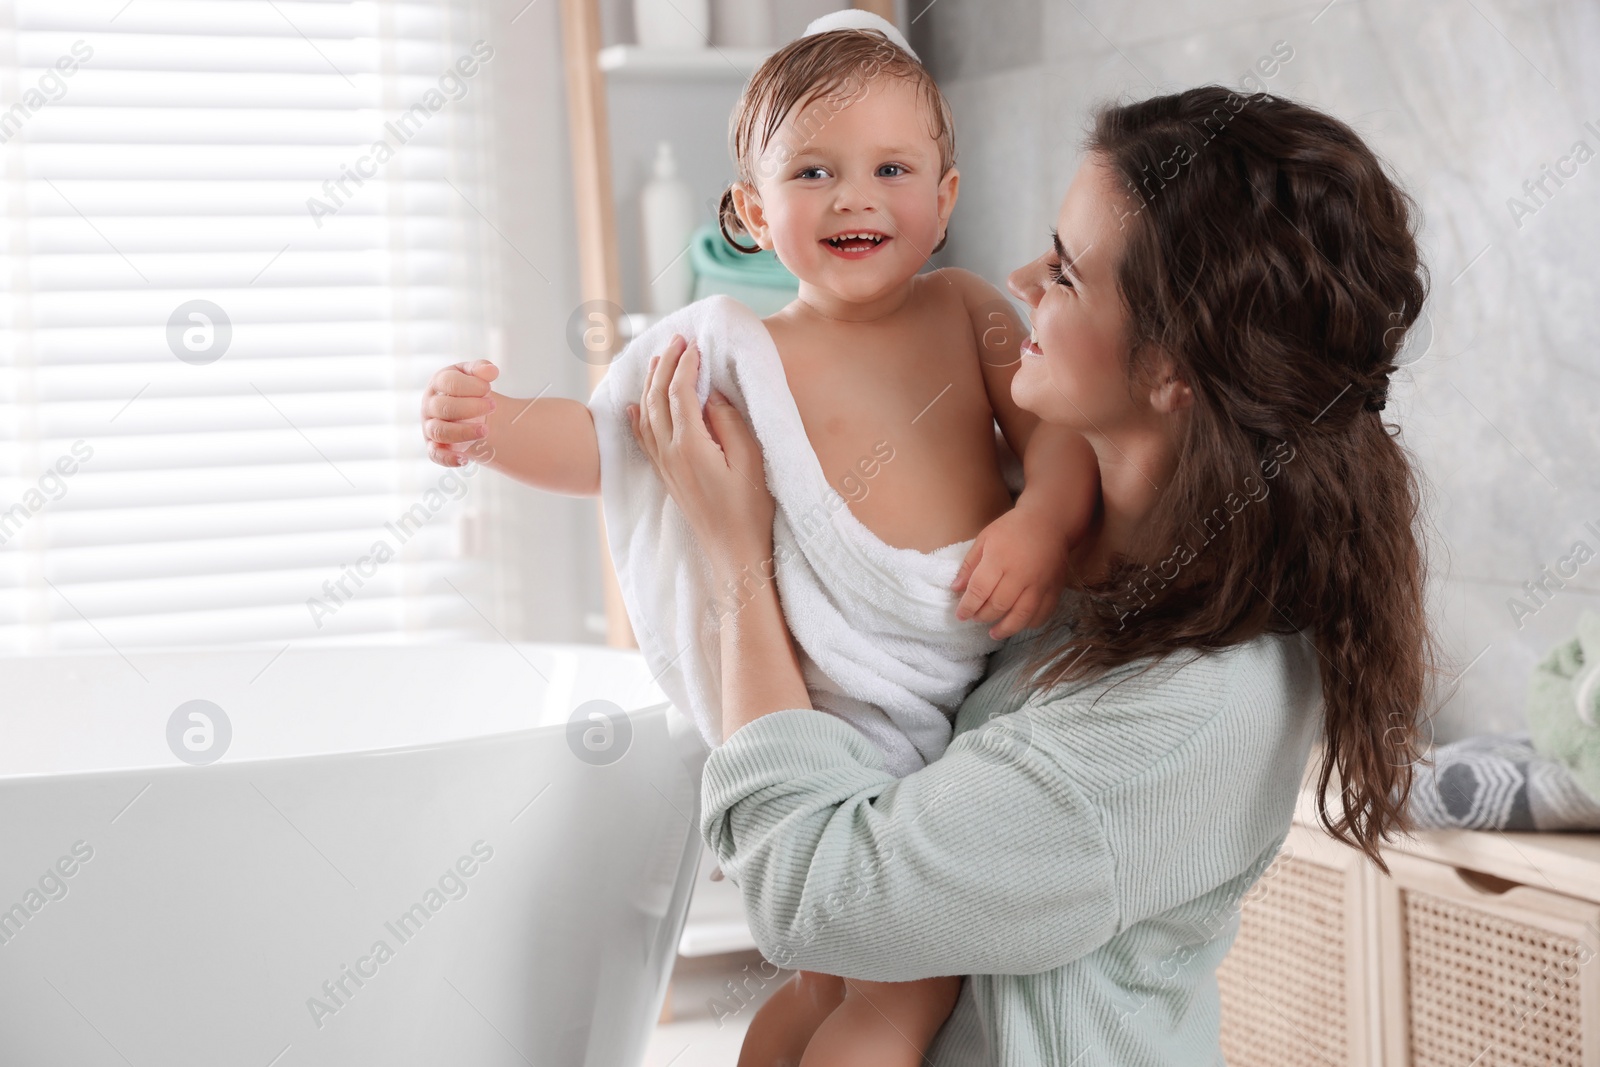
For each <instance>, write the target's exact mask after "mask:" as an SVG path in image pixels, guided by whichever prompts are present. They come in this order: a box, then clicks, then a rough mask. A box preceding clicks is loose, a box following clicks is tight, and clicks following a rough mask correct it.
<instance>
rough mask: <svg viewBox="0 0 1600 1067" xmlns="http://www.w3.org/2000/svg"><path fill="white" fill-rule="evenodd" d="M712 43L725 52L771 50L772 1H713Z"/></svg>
mask: <svg viewBox="0 0 1600 1067" xmlns="http://www.w3.org/2000/svg"><path fill="white" fill-rule="evenodd" d="M711 39H712V41H714V42H715V43H717V44H719V45H722V46H724V47H727V48H768V47H771V45H772V4H771V0H716V3H715V5H714V9H713V11H712V13H711Z"/></svg>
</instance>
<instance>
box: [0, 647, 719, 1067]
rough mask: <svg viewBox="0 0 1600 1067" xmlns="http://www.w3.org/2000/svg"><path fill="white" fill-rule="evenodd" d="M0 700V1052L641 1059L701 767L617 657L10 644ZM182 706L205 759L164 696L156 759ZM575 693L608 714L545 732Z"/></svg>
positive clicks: (668, 947)
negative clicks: (67, 650) (59, 651)
mask: <svg viewBox="0 0 1600 1067" xmlns="http://www.w3.org/2000/svg"><path fill="white" fill-rule="evenodd" d="M0 693H3V706H0V1064H5V1065H7V1067H10V1065H17V1067H24V1065H26V1067H32V1065H35V1064H45V1063H60V1064H72V1065H73V1067H100V1065H106V1067H113V1065H116V1067H127V1065H128V1064H134V1065H137V1067H146V1065H151V1067H156V1065H159V1067H188V1065H194V1067H215V1065H217V1064H231V1065H238V1067H269V1065H270V1067H306V1065H318V1067H322V1065H326V1067H365V1065H383V1067H402V1065H413V1064H414V1065H418V1067H421V1065H424V1064H426V1065H429V1067H437V1065H441V1064H446V1065H450V1067H502V1065H503V1067H527V1065H529V1064H533V1065H537V1067H563V1065H579V1064H584V1065H597V1067H598V1065H604V1067H632V1065H633V1064H636V1063H637V1062H638V1061H639V1059H640V1057H641V1055H642V1052H643V1048H644V1044H645V1041H646V1038H647V1036H648V1033H649V1031H650V1028H651V1026H652V1025H653V1024H654V1022H655V1018H656V1015H657V1014H658V1012H659V1011H660V1006H661V998H662V996H663V993H664V990H665V984H666V980H667V977H668V975H669V972H670V968H671V965H672V961H673V958H674V955H675V950H676V947H677V944H678V938H679V934H680V931H681V928H682V925H683V919H684V914H685V911H686V909H687V906H688V900H689V891H690V887H691V885H692V883H693V879H694V873H695V866H696V863H697V861H698V859H699V856H700V846H699V838H698V834H697V832H696V829H695V820H696V818H697V814H698V810H697V806H698V792H699V790H698V786H699V770H700V764H701V761H702V760H703V754H702V752H701V749H700V746H699V742H698V740H697V738H696V737H695V735H694V731H693V727H692V726H690V725H689V724H688V723H687V721H686V720H685V719H684V718H683V717H682V716H680V715H679V714H678V713H677V712H676V711H674V710H669V709H666V707H665V705H664V699H665V698H664V697H663V696H662V694H661V693H660V691H659V690H658V689H656V687H655V686H654V685H652V684H651V682H650V680H649V675H648V672H647V670H646V669H645V666H644V663H643V661H642V660H641V659H640V658H639V657H638V656H637V655H633V654H629V653H623V652H616V651H612V650H608V649H601V648H596V647H585V646H557V645H519V646H516V647H512V646H510V645H505V644H500V645H492V644H471V645H452V646H439V645H432V646H383V647H362V648H339V649H325V650H324V649H319V650H307V651H301V650H299V649H295V648H292V647H291V648H290V649H289V650H288V651H286V652H283V653H282V654H281V655H276V650H274V649H244V650H216V651H213V650H196V651H182V652H130V653H129V654H128V656H127V657H126V658H124V657H122V656H120V655H118V654H116V653H112V652H107V653H105V654H103V655H102V654H65V655H51V656H38V657H28V658H21V657H13V658H0ZM194 700H204V701H209V702H211V703H212V704H214V705H215V706H217V707H220V708H221V709H222V711H223V716H218V715H215V714H211V715H210V716H209V718H210V720H211V722H210V723H209V727H210V730H209V742H210V745H211V748H210V750H209V751H208V750H207V749H206V748H205V746H206V744H207V741H208V736H207V726H208V723H207V722H206V720H205V719H193V718H190V717H189V711H188V710H186V711H185V712H184V713H183V714H182V715H181V716H180V717H179V720H180V721H179V723H178V726H177V727H174V728H173V729H172V730H171V731H170V732H171V735H172V736H173V737H174V738H175V739H176V740H175V744H176V745H177V747H176V748H173V747H169V743H168V737H169V722H170V720H171V719H172V718H173V716H174V712H175V711H176V710H177V709H178V708H179V707H180V705H185V704H187V703H188V702H190V701H194ZM593 700H605V701H610V702H611V703H612V704H614V705H616V706H617V707H620V708H621V709H623V710H626V711H627V712H629V714H628V715H626V716H615V715H613V716H612V717H613V718H614V719H615V720H616V721H613V722H609V723H608V721H607V720H606V719H604V718H602V719H596V720H592V721H587V722H582V723H580V724H579V725H578V726H576V727H571V728H569V724H568V720H569V717H570V716H571V715H572V713H573V712H574V710H575V709H578V708H579V707H580V706H583V705H585V704H586V703H587V702H589V701H593ZM594 708H599V709H600V710H602V711H603V710H605V709H604V708H603V706H598V705H596V706H593V707H591V708H590V709H586V710H594ZM189 710H193V708H192V707H191V708H190V709H189ZM201 710H202V711H204V710H205V709H203V708H202V709H201ZM224 716H225V718H226V720H227V725H228V727H229V728H231V739H230V740H228V742H227V747H226V751H225V752H224V753H223V754H222V755H221V756H220V758H217V759H215V761H214V762H210V763H204V762H203V761H204V760H206V759H208V758H210V757H211V755H212V754H214V752H215V751H216V750H217V749H218V748H219V747H220V741H221V738H222V734H223V733H224V730H223V723H222V721H221V720H222V718H223V717H224ZM629 733H631V737H628V736H625V735H627V734H629ZM185 734H187V739H186V740H185V737H184V735H185ZM175 752H181V753H182V754H183V756H184V758H183V759H180V758H179V757H178V755H175ZM195 763H199V764H201V765H191V764H195Z"/></svg>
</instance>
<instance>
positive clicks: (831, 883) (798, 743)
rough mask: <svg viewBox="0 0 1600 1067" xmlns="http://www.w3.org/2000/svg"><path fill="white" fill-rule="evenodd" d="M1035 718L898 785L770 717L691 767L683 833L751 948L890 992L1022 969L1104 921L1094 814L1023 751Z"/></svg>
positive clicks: (1070, 955) (814, 726) (1103, 846)
mask: <svg viewBox="0 0 1600 1067" xmlns="http://www.w3.org/2000/svg"><path fill="white" fill-rule="evenodd" d="M1048 710H1049V709H1048V706H1044V707H1042V708H1027V709H1023V710H1021V711H1018V712H1016V713H1015V715H1013V716H1008V719H1009V720H1011V721H1010V722H1009V723H1008V729H1009V731H1010V732H1009V734H1008V735H1006V736H1001V735H997V734H995V733H994V732H992V731H983V732H981V736H980V732H977V731H974V732H969V733H966V734H963V735H961V736H958V737H957V738H956V739H955V740H954V741H953V742H952V743H951V745H950V747H949V749H948V750H947V751H946V753H945V755H944V756H943V758H941V759H939V760H938V761H937V762H935V763H933V764H931V765H930V766H928V767H926V768H924V769H922V770H920V771H918V772H917V773H916V774H913V775H910V776H908V777H906V778H899V779H897V778H895V777H893V776H891V775H890V774H889V773H888V772H887V771H885V770H884V765H883V761H882V758H881V756H880V755H879V754H878V751H877V750H876V749H875V748H874V747H873V746H872V745H871V744H870V743H869V742H868V741H867V740H866V739H865V738H863V737H862V736H861V735H860V734H859V733H858V732H857V731H856V730H854V729H853V728H852V727H850V726H849V725H847V724H845V723H844V722H842V721H840V720H839V719H836V718H834V717H833V716H830V715H827V714H824V713H821V712H817V711H812V710H809V709H794V710H788V711H780V712H776V713H773V714H770V715H765V716H763V717H761V718H760V719H757V720H755V721H754V722H751V723H749V724H747V725H746V726H744V727H742V728H741V729H740V730H738V731H737V732H736V733H735V734H734V735H733V736H732V737H730V738H729V739H728V741H727V742H726V743H725V744H724V745H723V746H722V747H721V748H719V749H718V750H717V751H716V752H714V753H713V754H712V755H711V757H710V759H709V760H708V761H707V763H706V768H705V773H704V778H703V783H702V786H703V788H702V795H703V798H704V804H703V809H702V810H703V812H704V814H703V816H702V824H701V830H702V833H703V835H704V836H705V838H706V840H707V841H708V842H709V843H710V844H711V847H712V848H713V849H714V850H715V851H716V853H717V855H718V857H719V859H720V860H721V862H722V865H723V870H724V871H725V872H726V873H727V874H728V876H729V877H730V878H731V879H733V881H734V882H735V883H736V884H737V885H738V886H739V887H740V890H741V891H742V893H743V895H744V899H745V904H746V911H747V915H748V918H749V920H750V924H751V933H752V934H753V935H754V937H755V940H756V944H757V946H758V947H759V948H760V949H761V951H762V952H763V954H764V955H765V956H766V957H767V958H768V959H769V960H771V961H773V962H774V963H777V964H779V965H780V966H783V967H795V968H804V969H809V970H816V971H822V972H825V973H828V974H841V975H845V976H847V977H852V978H861V979H867V980H876V981H908V980H912V979H917V978H926V977H930V976H933V975H952V974H974V973H992V972H1003V973H1008V974H1032V973H1038V972H1042V971H1048V970H1051V969H1053V968H1057V967H1060V966H1062V965H1063V964H1065V963H1067V962H1069V961H1071V960H1074V959H1077V958H1078V957H1080V956H1082V955H1084V954H1085V953H1088V952H1090V951H1092V950H1093V949H1095V948H1096V947H1097V946H1099V945H1101V944H1102V943H1104V942H1105V941H1106V939H1108V938H1109V937H1111V936H1112V934H1114V933H1115V932H1116V930H1117V928H1118V921H1119V916H1118V911H1117V888H1116V871H1115V866H1114V862H1113V856H1112V850H1111V848H1110V846H1109V844H1108V842H1107V839H1106V836H1105V833H1104V830H1103V828H1102V826H1101V821H1100V816H1099V813H1098V812H1097V810H1096V809H1095V807H1094V806H1093V805H1091V804H1090V802H1089V801H1088V800H1087V799H1086V798H1085V796H1084V795H1083V793H1082V792H1081V790H1080V789H1079V787H1078V786H1077V785H1076V784H1075V782H1074V781H1073V778H1072V776H1071V775H1068V774H1065V773H1063V769H1062V767H1061V766H1060V765H1059V763H1057V761H1056V760H1055V759H1054V758H1053V757H1052V755H1051V754H1050V753H1049V752H1048V751H1047V750H1046V749H1044V748H1042V747H1039V746H1035V745H1031V744H1027V743H1026V742H1025V741H1024V740H1023V739H1024V738H1026V736H1027V735H1028V732H1029V731H1030V730H1031V728H1032V727H1031V724H1030V723H1029V722H1028V721H1027V719H1028V717H1030V716H1033V715H1036V714H1040V713H1047V712H1048ZM997 745H998V747H997ZM1022 813H1026V817H1019V816H1020V815H1021V814H1022ZM1046 857H1048V859H1045V860H1044V862H1041V860H1042V859H1044V858H1046ZM997 887H1003V892H997V891H996V889H997Z"/></svg>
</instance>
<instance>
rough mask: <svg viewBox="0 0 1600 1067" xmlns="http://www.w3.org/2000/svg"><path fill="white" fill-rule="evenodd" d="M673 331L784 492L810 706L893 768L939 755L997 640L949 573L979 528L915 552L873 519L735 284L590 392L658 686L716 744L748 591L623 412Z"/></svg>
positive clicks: (629, 601)
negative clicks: (731, 652) (723, 629)
mask: <svg viewBox="0 0 1600 1067" xmlns="http://www.w3.org/2000/svg"><path fill="white" fill-rule="evenodd" d="M675 333H676V334H681V335H683V336H684V337H687V338H691V339H694V340H697V341H698V342H699V346H700V355H701V365H700V375H699V380H698V382H697V383H696V391H697V393H698V395H699V398H700V402H701V403H702V404H704V402H705V400H706V397H707V396H708V395H709V393H710V390H711V387H712V385H715V386H716V388H717V389H719V390H721V392H722V393H723V394H724V395H726V396H727V398H728V399H729V401H730V402H732V404H733V405H734V407H736V408H737V409H738V410H739V411H740V413H741V414H743V415H744V417H745V419H746V421H747V422H748V423H749V425H750V426H751V428H752V429H753V431H754V432H755V435H756V438H757V439H758V440H759V441H760V443H761V449H762V453H763V455H764V457H765V462H766V475H767V485H768V486H769V487H770V488H771V490H772V494H773V497H774V499H775V500H776V501H777V504H778V509H777V517H776V520H775V522H774V524H773V545H774V558H775V560H776V581H777V585H778V593H779V598H780V600H781V601H782V604H783V611H784V617H785V619H786V620H787V622H788V624H789V630H790V632H791V633H792V634H793V635H794V638H795V642H796V644H797V645H798V646H799V648H800V651H801V666H802V669H803V671H804V675H805V680H806V685H807V687H808V688H809V689H810V690H811V700H812V703H813V705H814V706H815V707H817V708H818V709H820V710H822V711H826V712H830V713H832V714H834V715H837V716H839V717H840V718H842V719H844V720H845V721H846V722H849V723H851V724H852V725H854V726H855V727H856V728H858V729H859V730H861V732H862V733H863V734H865V735H866V737H867V738H868V739H869V740H871V741H872V742H874V743H875V744H876V745H877V746H878V748H879V749H880V750H881V751H882V752H883V755H884V759H885V763H886V765H887V767H888V769H889V771H890V772H891V773H893V774H895V775H905V774H909V773H911V772H912V771H914V770H916V769H918V768H920V767H922V766H923V765H925V764H926V763H929V762H931V761H933V760H935V759H937V758H938V757H939V756H940V755H942V754H943V752H944V749H945V746H946V745H948V744H949V742H950V732H951V720H952V717H953V715H954V712H955V709H956V707H957V706H958V705H959V704H960V702H961V700H962V698H963V697H964V696H965V695H966V693H967V692H968V690H969V689H971V687H972V686H973V685H974V684H975V683H976V682H977V680H978V678H979V677H980V676H981V675H982V673H983V669H984V663H985V659H986V657H987V655H988V654H989V653H990V652H992V651H993V650H994V649H995V648H997V647H999V642H997V641H995V640H993V639H992V638H990V637H989V635H988V625H987V624H985V623H982V622H979V621H978V620H976V619H973V620H969V621H968V622H958V621H957V620H956V617H955V608H956V605H957V603H958V602H959V601H960V599H961V598H960V596H959V595H957V594H956V593H954V592H952V591H951V589H950V583H951V582H952V581H954V580H955V576H956V572H957V570H958V569H959V568H960V565H961V560H962V558H963V557H964V556H965V555H966V553H967V550H968V549H969V548H970V547H971V546H972V541H970V540H968V541H962V542H958V543H956V544H953V545H947V546H945V547H944V548H941V549H938V550H937V551H934V552H918V551H915V550H913V549H904V548H894V547H891V546H890V545H887V544H885V543H884V542H883V541H881V540H879V539H878V537H877V536H876V535H874V534H873V533H872V531H870V530H868V529H867V528H866V527H865V526H863V525H862V524H861V522H860V521H859V520H858V519H857V518H856V517H855V516H854V515H853V514H852V513H851V511H850V508H849V506H848V504H847V502H846V501H845V499H844V497H842V496H841V495H840V494H839V493H838V492H837V491H836V490H835V489H833V487H832V486H830V485H829V484H828V480H827V478H826V477H825V476H824V474H823V471H822V467H821V465H820V463H819V462H818V460H817V455H816V452H815V451H813V449H812V447H811V444H810V442H809V440H808V439H807V437H806V432H805V426H804V424H803V423H802V422H801V420H800V412H799V410H798V409H797V408H796V407H795V403H794V398H793V397H792V396H791V395H790V393H789V387H788V381H787V379H786V378H785V376H784V370H783V363H782V362H781V360H780V359H779V357H778V349H777V346H776V345H775V344H774V343H773V341H772V336H771V334H769V333H768V332H767V328H766V326H765V325H763V324H762V322H761V320H760V319H759V318H757V317H756V316H755V314H754V313H753V312H751V311H750V310H749V309H748V308H746V307H744V306H743V305H741V304H739V303H738V302H737V301H734V300H731V299H728V298H727V297H712V298H710V299H708V300H702V301H699V302H697V303H695V304H691V305H690V306H689V307H687V308H683V309H682V310H680V311H676V312H673V313H672V314H671V315H669V316H667V317H666V318H665V319H663V320H662V321H660V322H658V323H657V324H655V325H654V326H652V327H651V328H650V329H648V330H646V331H645V332H644V333H643V334H642V335H640V336H639V337H637V338H635V339H634V340H633V341H632V342H631V343H630V344H629V345H628V347H627V348H626V349H625V350H624V351H623V352H622V354H621V355H620V356H618V357H617V359H616V361H615V362H614V363H613V364H612V365H611V368H610V370H609V371H608V372H607V373H606V377H605V379H604V380H603V381H601V383H600V385H599V386H598V387H597V388H596V389H595V391H594V395H593V396H592V397H591V398H590V401H589V407H590V409H591V410H592V411H593V413H594V419H595V427H596V429H597V431H598V433H599V438H600V472H601V474H600V480H601V502H602V506H603V508H604V512H605V522H606V535H607V540H608V542H609V544H610V547H611V558H612V561H613V562H614V563H615V565H616V570H617V579H618V582H619V583H620V584H621V588H622V598H623V601H624V603H625V604H626V606H627V610H628V618H629V620H630V621H631V622H632V623H633V629H634V634H635V636H636V637H637V638H638V641H639V647H640V650H641V651H642V652H643V653H644V656H645V660H646V662H647V663H649V665H650V668H651V672H652V673H653V674H655V675H657V679H656V680H657V682H658V684H659V685H660V686H661V688H662V689H663V691H665V692H666V694H667V695H668V696H669V697H670V698H671V699H672V701H673V703H674V704H676V705H677V706H678V708H679V709H681V710H683V711H686V712H688V713H689V714H691V715H692V716H693V717H694V719H695V722H696V724H697V725H698V727H699V729H700V733H701V736H702V737H703V738H704V739H705V741H706V743H707V745H709V746H712V747H715V746H716V745H718V744H720V743H721V740H722V699H721V675H720V647H719V645H718V636H717V635H718V628H719V625H720V619H721V616H722V614H723V613H724V612H727V611H732V610H737V607H738V603H739V601H738V599H737V597H736V596H734V595H732V594H731V593H730V591H728V590H719V589H716V588H714V583H713V581H712V576H711V572H710V568H709V566H708V564H707V562H706V560H705V558H704V557H703V556H702V555H701V554H700V552H699V549H698V546H697V544H696V542H695V538H694V534H693V532H692V531H691V530H690V528H689V525H688V523H687V522H686V521H685V520H684V518H683V515H682V513H681V512H680V511H679V510H678V508H677V505H676V504H674V503H673V502H672V499H671V498H670V497H669V496H668V495H667V492H666V488H665V487H664V486H663V485H662V483H661V480H660V479H659V478H658V477H657V475H656V473H655V471H654V469H653V468H652V467H651V466H650V462H649V460H648V459H647V458H646V457H645V455H644V453H643V452H642V451H641V450H640V449H639V446H638V443H637V442H636V441H635V440H634V438H633V432H632V429H631V428H630V427H629V425H628V418H627V405H628V404H631V403H637V402H638V400H639V396H640V393H641V391H642V390H643V388H644V376H645V372H646V370H647V367H648V364H649V361H650V357H652V356H654V355H656V354H658V353H660V352H661V351H662V350H663V349H665V348H666V346H667V343H668V341H669V340H670V339H671V338H672V335H673V334H675ZM889 444H890V447H892V445H893V442H892V441H891V442H889ZM863 458H864V459H866V460H869V461H870V460H871V459H872V458H873V457H863ZM878 458H879V459H881V458H882V457H878ZM755 580H757V581H759V578H757V579H755Z"/></svg>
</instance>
